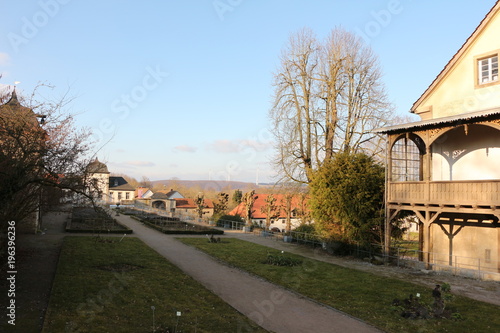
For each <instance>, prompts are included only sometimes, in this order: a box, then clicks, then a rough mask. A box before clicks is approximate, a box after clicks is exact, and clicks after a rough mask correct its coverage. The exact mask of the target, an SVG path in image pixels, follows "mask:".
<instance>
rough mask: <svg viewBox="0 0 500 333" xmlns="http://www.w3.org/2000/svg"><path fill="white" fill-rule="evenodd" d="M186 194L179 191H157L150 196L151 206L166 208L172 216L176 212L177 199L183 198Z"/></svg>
mask: <svg viewBox="0 0 500 333" xmlns="http://www.w3.org/2000/svg"><path fill="white" fill-rule="evenodd" d="M183 198H184V196H183V195H182V194H180V193H179V192H177V191H174V190H173V189H171V190H170V191H163V190H161V191H156V192H155V193H153V194H152V195H151V197H150V206H151V207H153V208H156V209H161V210H165V211H167V212H170V213H171V217H173V214H174V212H175V199H183Z"/></svg>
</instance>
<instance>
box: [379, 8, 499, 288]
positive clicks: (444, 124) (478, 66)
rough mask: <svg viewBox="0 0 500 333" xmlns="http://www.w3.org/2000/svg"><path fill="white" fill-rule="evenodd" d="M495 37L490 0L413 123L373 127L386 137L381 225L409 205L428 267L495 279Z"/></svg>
mask: <svg viewBox="0 0 500 333" xmlns="http://www.w3.org/2000/svg"><path fill="white" fill-rule="evenodd" d="M499 36H500V2H497V3H496V4H495V6H494V7H493V8H492V9H491V11H490V12H489V13H488V14H487V15H486V17H485V18H484V20H483V21H482V22H481V23H480V25H479V26H478V27H477V29H476V30H475V31H474V32H473V33H472V35H471V36H470V37H469V38H468V39H467V40H466V41H465V43H464V44H463V46H462V47H461V48H460V49H459V50H458V52H457V53H456V54H455V55H454V56H453V58H452V59H451V60H450V61H449V62H448V63H447V64H446V66H445V67H444V69H443V70H442V71H441V72H440V73H439V74H438V76H437V77H436V78H435V80H434V81H433V82H432V83H431V84H430V86H429V87H428V88H427V90H425V91H424V93H423V94H422V95H421V96H420V98H419V99H418V100H417V101H416V102H415V103H414V104H413V106H412V108H411V112H412V113H414V114H416V115H418V116H420V121H418V122H414V123H409V124H403V125H398V126H392V127H387V128H384V129H381V130H380V132H381V133H385V134H387V139H388V152H387V164H388V171H387V172H388V176H387V177H388V178H387V179H388V182H387V194H386V195H387V197H386V201H387V205H386V209H387V225H388V223H389V222H390V221H391V220H392V219H395V218H397V217H398V215H399V213H400V212H402V211H409V212H411V213H413V214H415V215H416V216H417V217H418V219H419V239H420V250H421V251H422V254H421V257H420V260H422V261H423V262H424V263H425V264H426V265H427V267H428V268H433V269H438V270H450V271H457V270H460V271H462V272H465V273H467V272H469V273H470V274H477V273H478V272H481V274H482V275H481V277H482V278H497V279H498V278H499V277H500V275H498V273H499V272H500V244H499V242H500V225H499V223H498V221H499V218H500V168H499V161H500V80H499V77H498V57H499V53H500V38H499ZM443 37H444V36H443ZM416 65H417V66H418V65H419V64H416ZM422 65H423V64H422ZM387 230H388V228H387ZM388 240H389V233H388V232H387V234H386V244H388ZM386 250H387V249H386Z"/></svg>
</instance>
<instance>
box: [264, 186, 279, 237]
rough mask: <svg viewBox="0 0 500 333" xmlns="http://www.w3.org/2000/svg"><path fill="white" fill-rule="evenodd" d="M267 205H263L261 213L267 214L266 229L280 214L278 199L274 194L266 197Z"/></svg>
mask: <svg viewBox="0 0 500 333" xmlns="http://www.w3.org/2000/svg"><path fill="white" fill-rule="evenodd" d="M264 202H265V205H264V206H262V207H261V209H260V211H261V213H263V214H265V215H266V230H268V229H269V228H270V227H271V220H274V219H275V218H277V217H279V216H280V206H278V204H277V199H276V198H275V197H274V195H272V194H269V195H268V196H267V197H266V198H265V199H264Z"/></svg>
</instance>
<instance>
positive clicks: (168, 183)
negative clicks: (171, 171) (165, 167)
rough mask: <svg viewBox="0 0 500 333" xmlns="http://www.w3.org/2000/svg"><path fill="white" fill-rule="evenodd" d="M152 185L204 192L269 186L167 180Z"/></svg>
mask: <svg viewBox="0 0 500 333" xmlns="http://www.w3.org/2000/svg"><path fill="white" fill-rule="evenodd" d="M152 183H153V185H165V187H167V189H174V190H175V188H176V187H178V186H184V187H188V188H190V187H199V188H201V189H203V190H205V191H208V190H213V191H222V190H228V189H231V190H237V189H239V190H257V189H259V188H263V187H268V186H271V185H270V184H259V185H256V184H255V183H247V182H238V181H227V180H177V179H167V180H154V181H152Z"/></svg>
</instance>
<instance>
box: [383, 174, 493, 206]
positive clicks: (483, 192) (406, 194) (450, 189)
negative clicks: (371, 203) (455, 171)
mask: <svg viewBox="0 0 500 333" xmlns="http://www.w3.org/2000/svg"><path fill="white" fill-rule="evenodd" d="M388 185H389V186H388V191H389V192H388V201H389V203H412V204H434V205H477V206H500V180H477V181H431V182H389V184H388Z"/></svg>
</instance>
